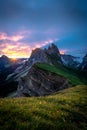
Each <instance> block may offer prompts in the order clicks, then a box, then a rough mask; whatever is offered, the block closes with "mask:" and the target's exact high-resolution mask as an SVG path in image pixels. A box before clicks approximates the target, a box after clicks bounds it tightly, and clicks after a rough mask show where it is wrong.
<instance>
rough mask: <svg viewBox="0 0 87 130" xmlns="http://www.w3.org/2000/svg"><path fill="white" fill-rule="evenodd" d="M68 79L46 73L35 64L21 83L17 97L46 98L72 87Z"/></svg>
mask: <svg viewBox="0 0 87 130" xmlns="http://www.w3.org/2000/svg"><path fill="white" fill-rule="evenodd" d="M70 86H71V84H70V83H69V81H68V80H67V78H65V77H63V76H60V75H56V74H54V73H52V72H47V71H44V70H42V69H40V68H38V67H37V64H34V65H33V66H32V67H31V69H30V70H29V72H28V74H27V75H26V76H24V77H22V78H21V79H20V81H19V85H18V89H17V96H18V97H21V96H23V97H24V96H45V95H49V94H52V93H54V92H56V91H59V90H62V89H64V88H67V87H70Z"/></svg>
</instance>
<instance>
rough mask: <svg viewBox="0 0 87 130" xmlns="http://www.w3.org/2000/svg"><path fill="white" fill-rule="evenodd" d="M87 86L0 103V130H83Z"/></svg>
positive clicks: (86, 126)
mask: <svg viewBox="0 0 87 130" xmlns="http://www.w3.org/2000/svg"><path fill="white" fill-rule="evenodd" d="M86 120H87V86H85V85H79V86H76V87H72V88H68V89H65V90H62V91H60V92H58V93H55V94H53V95H50V96H45V97H30V98H9V99H7V98H5V99H0V130H39V129H40V130H47V129H49V130H86V129H87V125H86Z"/></svg>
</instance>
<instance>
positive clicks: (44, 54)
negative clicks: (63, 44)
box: [27, 44, 62, 66]
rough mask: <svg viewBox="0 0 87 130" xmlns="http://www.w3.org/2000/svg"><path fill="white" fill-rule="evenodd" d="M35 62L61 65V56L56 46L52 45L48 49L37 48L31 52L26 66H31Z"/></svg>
mask: <svg viewBox="0 0 87 130" xmlns="http://www.w3.org/2000/svg"><path fill="white" fill-rule="evenodd" d="M36 62H45V63H48V64H57V63H62V60H61V55H60V52H59V50H58V48H57V46H55V45H54V44H52V45H51V46H49V47H48V49H41V48H37V49H35V50H33V51H32V53H31V56H30V58H29V60H28V62H27V65H28V66H32V65H33V64H34V63H36Z"/></svg>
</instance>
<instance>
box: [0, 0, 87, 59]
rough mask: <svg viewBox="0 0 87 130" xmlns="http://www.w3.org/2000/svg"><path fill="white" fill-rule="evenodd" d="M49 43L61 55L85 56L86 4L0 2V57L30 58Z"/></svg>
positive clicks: (82, 0) (70, 0) (75, 0)
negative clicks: (54, 46)
mask: <svg viewBox="0 0 87 130" xmlns="http://www.w3.org/2000/svg"><path fill="white" fill-rule="evenodd" d="M52 42H53V43H55V44H56V45H57V46H58V48H59V50H60V52H61V53H62V54H63V53H65V54H72V55H74V56H84V55H85V54H86V53H87V0H0V56H1V55H7V56H8V57H13V58H15V57H17V58H18V57H29V56H30V54H31V51H32V49H35V48H37V47H42V46H45V45H48V44H49V43H52Z"/></svg>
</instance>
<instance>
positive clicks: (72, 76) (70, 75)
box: [36, 63, 87, 85]
mask: <svg viewBox="0 0 87 130" xmlns="http://www.w3.org/2000/svg"><path fill="white" fill-rule="evenodd" d="M36 65H37V67H39V68H40V69H43V70H45V71H50V72H53V73H55V74H59V75H62V76H64V77H66V78H67V79H68V80H69V82H71V83H72V84H73V85H78V84H79V85H81V84H87V80H86V76H84V77H83V73H82V72H80V71H77V70H73V69H70V68H67V67H65V66H63V65H57V66H54V65H48V64H45V63H38V64H36Z"/></svg>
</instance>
